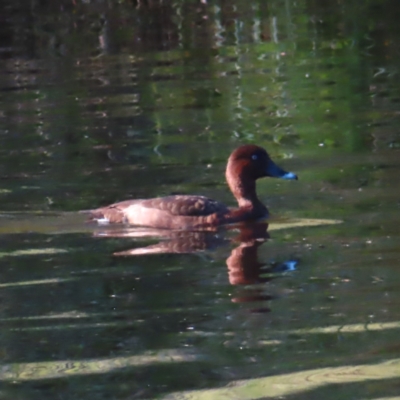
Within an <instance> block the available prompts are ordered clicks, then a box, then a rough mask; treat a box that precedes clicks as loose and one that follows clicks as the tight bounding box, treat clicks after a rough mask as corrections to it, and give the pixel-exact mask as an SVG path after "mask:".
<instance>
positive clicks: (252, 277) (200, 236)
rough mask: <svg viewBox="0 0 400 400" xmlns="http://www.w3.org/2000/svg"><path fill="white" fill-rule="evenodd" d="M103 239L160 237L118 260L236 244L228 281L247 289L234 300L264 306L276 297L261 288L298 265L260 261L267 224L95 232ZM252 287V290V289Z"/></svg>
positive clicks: (121, 253)
mask: <svg viewBox="0 0 400 400" xmlns="http://www.w3.org/2000/svg"><path fill="white" fill-rule="evenodd" d="M233 230H235V231H238V232H239V233H238V234H237V235H236V236H234V237H233V238H230V237H228V235H227V233H228V232H226V231H233ZM95 235H96V236H98V237H99V236H101V237H129V238H143V237H157V238H160V239H162V241H160V242H159V243H157V244H154V245H150V246H147V247H139V248H134V249H129V250H125V251H120V252H116V253H114V255H115V256H139V255H147V254H172V253H174V254H190V253H199V252H202V251H206V250H214V249H216V248H218V247H221V246H224V245H228V244H229V243H233V244H234V245H236V246H235V247H234V248H233V249H232V250H231V253H230V255H229V257H228V258H227V260H226V265H227V267H228V278H229V283H230V284H231V285H241V286H246V288H244V289H243V291H242V293H241V294H239V295H237V296H235V297H233V298H232V302H235V303H246V302H249V303H250V302H262V301H269V300H272V299H273V297H272V296H269V295H267V294H265V292H264V291H265V287H262V286H260V285H259V284H262V283H266V282H269V281H271V280H272V279H274V278H276V277H277V276H279V275H280V274H282V273H284V272H287V271H293V270H294V269H295V268H296V261H287V262H285V263H281V264H274V265H267V264H266V263H263V262H260V261H259V260H258V249H259V247H260V246H262V245H263V244H264V243H265V242H266V241H267V240H268V239H269V238H270V236H269V233H268V224H267V223H266V222H252V223H241V224H235V225H231V226H226V227H225V229H224V230H223V231H221V230H218V231H215V230H214V231H213V230H203V231H185V232H183V231H167V230H157V229H146V228H135V229H134V228H125V229H115V228H114V229H112V228H108V229H105V230H101V231H97V232H95ZM250 286H252V287H250ZM251 311H252V312H268V311H270V309H269V308H267V307H261V308H257V309H253V310H251Z"/></svg>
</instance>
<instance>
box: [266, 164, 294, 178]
mask: <svg viewBox="0 0 400 400" xmlns="http://www.w3.org/2000/svg"><path fill="white" fill-rule="evenodd" d="M265 172H266V175H267V176H272V177H273V178H281V179H288V180H297V179H298V178H297V175H296V174H294V173H293V172H286V171H285V170H283V169H282V168H281V167H279V166H278V165H276V164H275V163H274V162H273V161H270V162H269V163H268V166H267V170H266V171H265Z"/></svg>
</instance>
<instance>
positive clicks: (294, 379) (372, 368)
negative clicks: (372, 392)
mask: <svg viewBox="0 0 400 400" xmlns="http://www.w3.org/2000/svg"><path fill="white" fill-rule="evenodd" d="M399 364H400V359H399V358H395V359H392V360H389V361H386V362H383V363H379V364H375V365H351V366H342V367H337V368H321V369H315V370H308V371H301V372H294V373H291V374H284V375H277V376H271V377H267V378H258V379H249V380H248V381H238V382H234V383H232V386H233V387H229V388H223V389H209V390H199V391H196V392H188V393H176V394H171V395H168V396H167V397H166V399H169V400H173V399H180V400H189V399H190V400H211V399H212V400H225V399H229V398H231V399H242V400H252V399H254V400H255V399H261V398H272V397H279V396H290V395H293V394H296V395H299V394H301V393H302V392H308V391H310V390H315V389H317V388H319V387H323V386H328V387H329V386H330V385H334V384H340V385H346V384H350V383H355V382H364V385H365V384H366V383H368V382H369V381H371V382H376V381H379V380H382V381H383V384H384V383H385V381H386V380H389V379H396V378H398V376H399V374H400V366H399ZM342 390H343V389H342ZM331 392H332V391H331ZM344 393H346V391H344ZM348 393H349V395H350V393H351V390H349V392H348ZM336 396H337V394H335V396H329V394H326V395H325V397H324V398H337V397H336Z"/></svg>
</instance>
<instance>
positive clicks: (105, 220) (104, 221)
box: [95, 217, 110, 225]
mask: <svg viewBox="0 0 400 400" xmlns="http://www.w3.org/2000/svg"><path fill="white" fill-rule="evenodd" d="M95 221H97V223H98V224H99V225H108V224H109V223H110V220H109V219H108V218H105V217H104V218H95Z"/></svg>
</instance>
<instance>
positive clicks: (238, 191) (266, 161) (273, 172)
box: [225, 144, 297, 207]
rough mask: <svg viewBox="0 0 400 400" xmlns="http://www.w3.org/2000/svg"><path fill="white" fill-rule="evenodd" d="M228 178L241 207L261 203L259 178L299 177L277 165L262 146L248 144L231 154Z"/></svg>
mask: <svg viewBox="0 0 400 400" xmlns="http://www.w3.org/2000/svg"><path fill="white" fill-rule="evenodd" d="M225 176H226V180H227V182H228V185H229V188H230V189H231V191H232V193H233V195H234V196H235V197H236V199H237V201H238V203H239V207H242V206H248V205H251V206H254V205H256V203H260V202H259V200H258V198H257V194H256V186H255V182H256V180H257V179H259V178H263V177H265V176H270V177H273V178H281V179H289V180H294V179H297V175H296V174H294V173H293V172H286V171H285V170H283V169H282V168H281V167H279V166H278V165H276V164H275V163H274V162H273V161H272V160H271V158H270V157H269V155H268V153H267V152H266V151H265V149H263V148H262V147H259V146H256V145H252V144H248V145H244V146H240V147H238V148H237V149H236V150H234V151H233V153H232V154H231V155H230V157H229V159H228V164H227V167H226V173H225Z"/></svg>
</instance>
